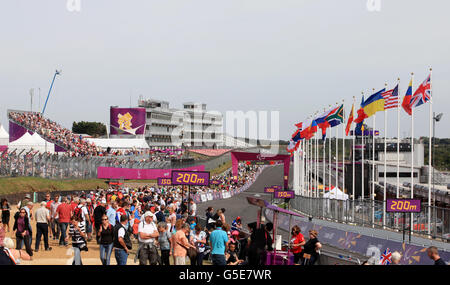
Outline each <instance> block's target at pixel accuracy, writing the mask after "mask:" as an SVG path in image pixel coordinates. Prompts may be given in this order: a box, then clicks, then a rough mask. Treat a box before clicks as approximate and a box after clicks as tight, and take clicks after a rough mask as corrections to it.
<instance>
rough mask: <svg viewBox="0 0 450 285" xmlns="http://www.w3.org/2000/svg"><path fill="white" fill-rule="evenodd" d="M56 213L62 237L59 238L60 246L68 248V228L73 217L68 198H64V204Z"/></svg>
mask: <svg viewBox="0 0 450 285" xmlns="http://www.w3.org/2000/svg"><path fill="white" fill-rule="evenodd" d="M56 213H57V214H58V217H59V230H60V233H61V236H60V238H59V245H60V246H67V245H68V244H67V242H66V236H67V228H68V226H69V222H70V218H71V217H72V207H71V206H70V204H69V200H68V199H67V198H66V197H64V198H63V202H62V203H61V205H59V206H58V208H57V209H56Z"/></svg>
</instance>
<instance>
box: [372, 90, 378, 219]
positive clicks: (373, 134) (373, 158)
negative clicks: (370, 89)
mask: <svg viewBox="0 0 450 285" xmlns="http://www.w3.org/2000/svg"><path fill="white" fill-rule="evenodd" d="M374 92H375V89H374ZM376 118H377V114H376V113H375V114H373V130H372V193H371V196H372V227H374V224H375V122H376Z"/></svg>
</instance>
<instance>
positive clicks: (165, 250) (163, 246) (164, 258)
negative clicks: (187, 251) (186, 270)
mask: <svg viewBox="0 0 450 285" xmlns="http://www.w3.org/2000/svg"><path fill="white" fill-rule="evenodd" d="M158 232H159V237H158V243H159V249H160V251H161V265H170V260H169V256H170V248H171V246H170V239H171V234H170V232H169V231H168V230H167V223H166V222H159V223H158Z"/></svg>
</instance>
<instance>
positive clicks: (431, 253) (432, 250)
mask: <svg viewBox="0 0 450 285" xmlns="http://www.w3.org/2000/svg"><path fill="white" fill-rule="evenodd" d="M427 254H428V257H429V258H430V259H431V260H433V261H434V265H447V264H446V263H445V261H444V260H442V258H441V257H440V256H439V251H438V249H437V247H435V246H430V247H429V248H427Z"/></svg>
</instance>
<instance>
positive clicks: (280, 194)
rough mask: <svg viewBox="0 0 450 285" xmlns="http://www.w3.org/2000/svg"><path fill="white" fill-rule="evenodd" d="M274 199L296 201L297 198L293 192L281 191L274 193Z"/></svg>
mask: <svg viewBox="0 0 450 285" xmlns="http://www.w3.org/2000/svg"><path fill="white" fill-rule="evenodd" d="M273 197H274V198H276V199H283V198H284V199H294V198H295V192H294V191H291V190H281V191H275V192H274V193H273Z"/></svg>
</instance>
